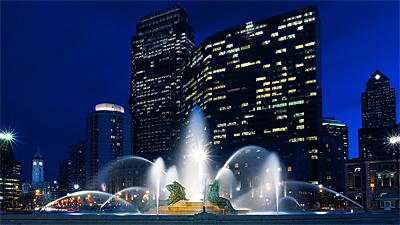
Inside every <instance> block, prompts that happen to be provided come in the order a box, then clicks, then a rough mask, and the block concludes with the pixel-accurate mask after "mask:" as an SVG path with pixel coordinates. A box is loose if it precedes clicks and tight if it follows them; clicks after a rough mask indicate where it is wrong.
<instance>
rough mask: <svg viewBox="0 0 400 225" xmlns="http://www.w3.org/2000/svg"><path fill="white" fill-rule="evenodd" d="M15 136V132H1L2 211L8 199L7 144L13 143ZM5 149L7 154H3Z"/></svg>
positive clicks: (0, 197) (0, 198)
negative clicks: (6, 180) (6, 182)
mask: <svg viewBox="0 0 400 225" xmlns="http://www.w3.org/2000/svg"><path fill="white" fill-rule="evenodd" d="M13 140H14V138H13V134H12V133H8V132H7V133H0V160H1V168H0V169H1V181H2V185H1V187H2V188H1V196H0V200H1V211H4V206H5V204H4V202H5V199H6V196H5V187H4V185H5V183H4V181H5V179H6V174H5V169H6V168H5V161H6V159H5V158H4V157H5V156H6V154H7V153H6V151H7V145H12V142H13ZM3 151H4V153H5V155H3Z"/></svg>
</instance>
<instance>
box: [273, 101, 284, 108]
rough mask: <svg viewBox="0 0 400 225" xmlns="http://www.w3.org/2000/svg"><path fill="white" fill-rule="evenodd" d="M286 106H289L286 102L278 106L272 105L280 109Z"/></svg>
mask: <svg viewBox="0 0 400 225" xmlns="http://www.w3.org/2000/svg"><path fill="white" fill-rule="evenodd" d="M285 106H287V103H286V102H284V103H280V104H276V105H272V108H279V107H285Z"/></svg>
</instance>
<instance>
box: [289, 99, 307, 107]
mask: <svg viewBox="0 0 400 225" xmlns="http://www.w3.org/2000/svg"><path fill="white" fill-rule="evenodd" d="M301 104H304V100H298V101H293V102H289V106H291V105H301Z"/></svg>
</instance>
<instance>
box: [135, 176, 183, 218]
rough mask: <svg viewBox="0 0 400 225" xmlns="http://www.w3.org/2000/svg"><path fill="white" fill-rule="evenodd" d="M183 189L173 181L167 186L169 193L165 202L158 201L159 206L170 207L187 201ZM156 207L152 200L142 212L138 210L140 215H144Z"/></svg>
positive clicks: (155, 202)
mask: <svg viewBox="0 0 400 225" xmlns="http://www.w3.org/2000/svg"><path fill="white" fill-rule="evenodd" d="M185 189H186V188H185V187H183V186H182V185H181V184H180V183H178V182H176V181H174V182H173V183H172V184H168V185H167V190H168V191H169V192H171V194H170V195H169V197H168V199H167V200H160V201H159V204H158V205H159V206H167V205H172V204H175V203H177V202H179V201H180V200H187V199H186V192H185ZM155 207H157V201H156V200H154V201H152V202H150V203H149V204H147V205H146V206H145V207H144V208H143V209H142V210H140V211H139V210H138V211H139V212H140V213H144V212H147V211H149V210H150V209H152V208H155Z"/></svg>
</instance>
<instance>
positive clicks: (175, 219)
mask: <svg viewBox="0 0 400 225" xmlns="http://www.w3.org/2000/svg"><path fill="white" fill-rule="evenodd" d="M249 223H251V224H252V225H253V224H351V225H355V224H364V225H366V224H400V215H399V214H398V213H385V214H324V215H317V214H306V213H305V214H297V215H238V216H236V215H214V214H210V213H199V214H196V215H184V216H176V215H158V216H157V215H124V214H122V213H121V214H119V215H118V214H115V215H110V214H108V215H107V214H99V215H95V214H87V215H85V214H84V215H65V214H45V215H18V214H7V213H5V214H2V215H1V223H0V224H2V225H6V224H7V225H9V224H13V225H16V224H20V225H30V224H32V225H33V224H35V225H40V224H57V225H80V224H84V225H91V224H107V225H109V224H120V225H124V224H129V225H132V224H135V225H136V224H229V225H233V224H245V225H249Z"/></svg>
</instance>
